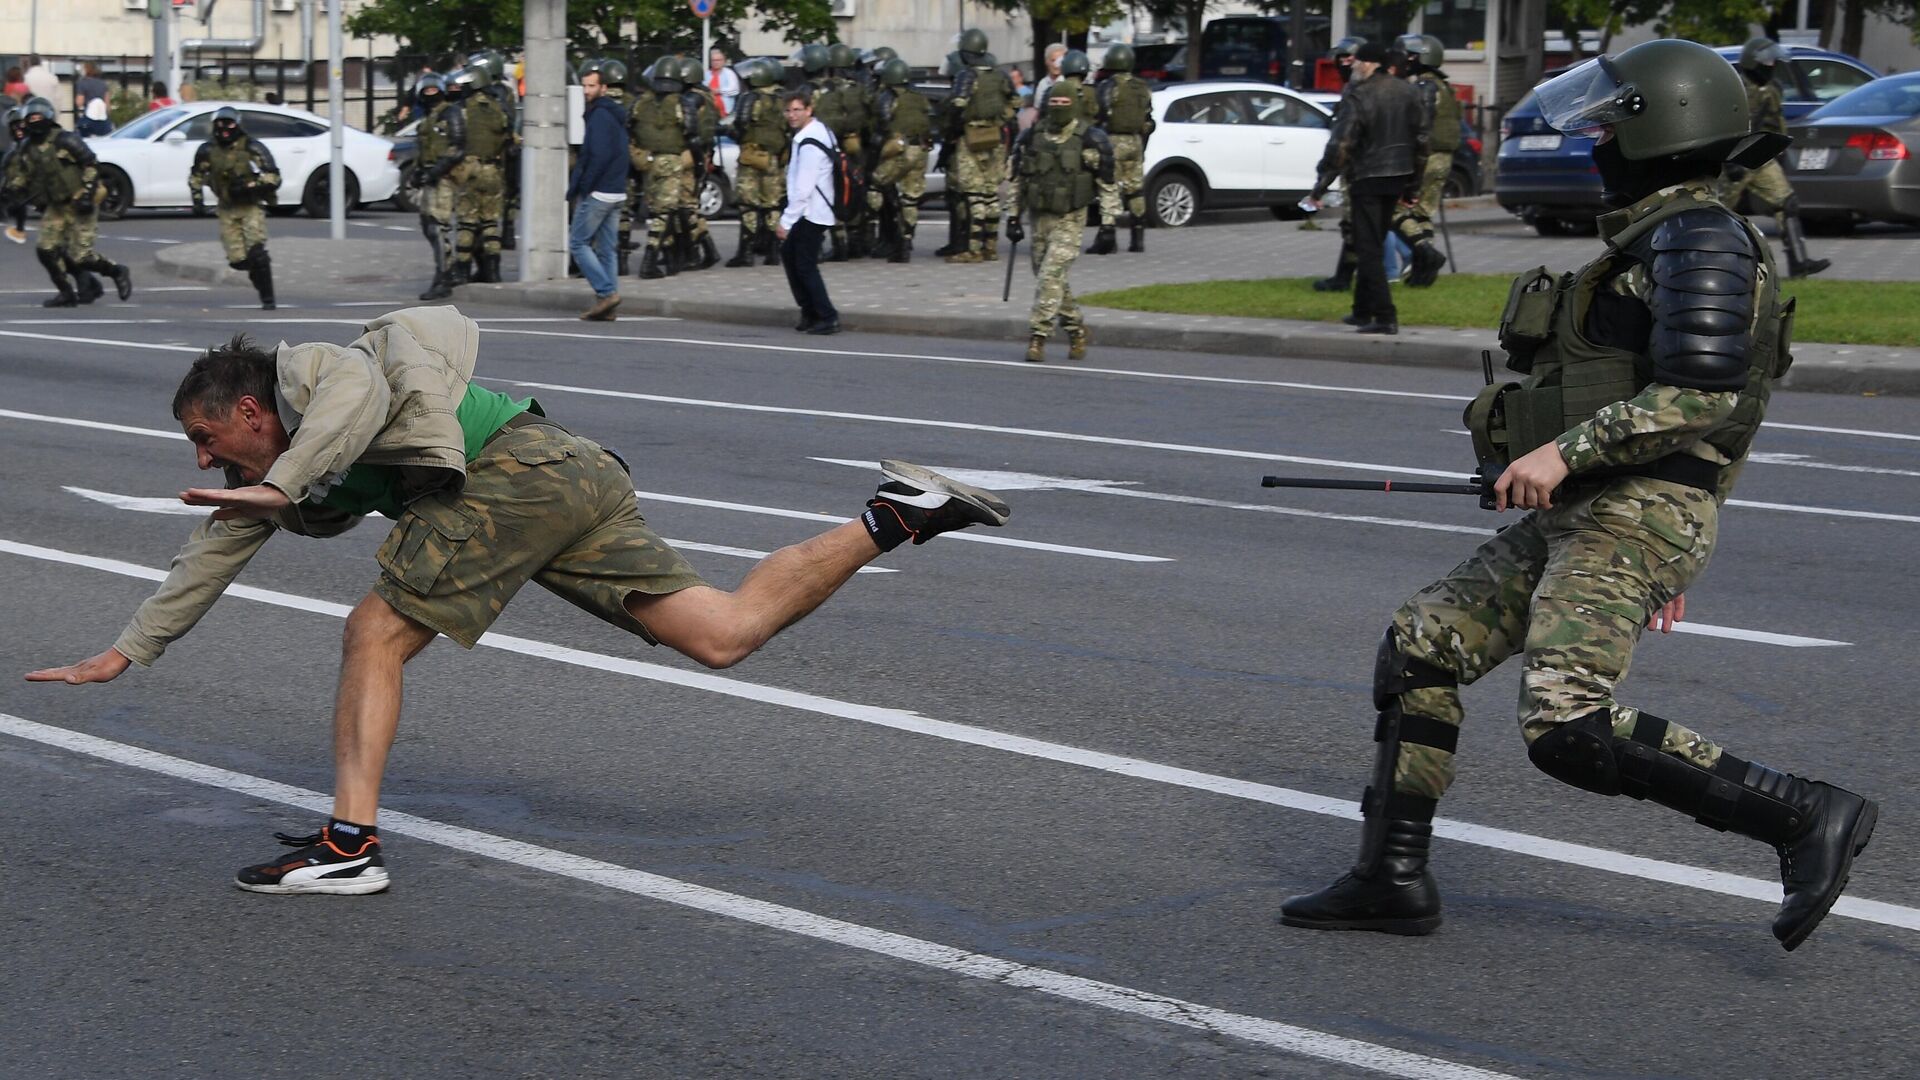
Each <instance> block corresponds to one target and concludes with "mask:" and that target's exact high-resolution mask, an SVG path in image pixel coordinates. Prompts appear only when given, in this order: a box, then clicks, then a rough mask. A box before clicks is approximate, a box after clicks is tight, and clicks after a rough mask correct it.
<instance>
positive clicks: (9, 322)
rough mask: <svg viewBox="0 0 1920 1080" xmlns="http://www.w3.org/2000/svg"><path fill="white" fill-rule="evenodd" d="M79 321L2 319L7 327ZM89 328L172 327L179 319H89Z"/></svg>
mask: <svg viewBox="0 0 1920 1080" xmlns="http://www.w3.org/2000/svg"><path fill="white" fill-rule="evenodd" d="M79 321H81V320H78V319H0V325H5V326H72V325H73V324H74V323H76V322H79ZM84 321H85V323H86V325H88V326H171V325H173V324H174V323H176V322H179V321H180V320H178V319H87V320H84Z"/></svg>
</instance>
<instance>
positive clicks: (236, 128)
mask: <svg viewBox="0 0 1920 1080" xmlns="http://www.w3.org/2000/svg"><path fill="white" fill-rule="evenodd" d="M239 137H240V110H239V109H236V108H234V107H233V106H231V105H222V106H220V107H219V108H218V109H215V110H214V111H213V138H214V141H215V142H218V143H219V144H220V145H222V146H226V145H228V144H230V143H232V142H233V140H235V139H237V138H239Z"/></svg>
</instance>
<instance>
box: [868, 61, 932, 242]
mask: <svg viewBox="0 0 1920 1080" xmlns="http://www.w3.org/2000/svg"><path fill="white" fill-rule="evenodd" d="M907 75H908V70H907V62H906V61H905V60H900V59H897V58H896V59H893V60H888V61H887V62H886V63H884V64H882V65H880V93H879V95H878V96H877V98H876V99H875V113H876V115H877V117H878V118H877V120H876V121H875V133H876V135H877V136H878V141H879V143H880V145H879V149H878V150H877V151H876V152H875V156H876V158H877V160H878V162H879V164H877V165H876V166H875V167H874V170H873V186H872V187H870V188H868V189H867V208H868V209H869V210H871V211H872V212H873V213H874V214H875V215H876V216H877V217H878V218H879V222H880V243H879V244H878V245H876V246H877V248H878V249H879V250H876V252H875V254H885V256H886V258H887V261H888V262H898V263H903V262H907V261H909V260H910V259H911V258H912V257H913V234H914V231H915V230H916V229H918V228H919V225H920V196H921V195H923V194H925V193H926V190H927V145H928V144H929V143H930V142H932V140H933V112H932V108H931V107H930V106H929V105H928V104H927V99H926V98H924V97H922V96H921V95H920V93H919V92H918V91H916V90H914V88H913V87H912V86H911V85H909V84H908V82H907Z"/></svg>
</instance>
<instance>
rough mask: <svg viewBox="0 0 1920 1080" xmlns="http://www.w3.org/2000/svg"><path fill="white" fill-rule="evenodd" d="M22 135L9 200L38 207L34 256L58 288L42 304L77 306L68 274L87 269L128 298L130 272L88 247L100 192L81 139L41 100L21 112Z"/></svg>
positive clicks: (94, 231) (96, 220) (94, 234)
mask: <svg viewBox="0 0 1920 1080" xmlns="http://www.w3.org/2000/svg"><path fill="white" fill-rule="evenodd" d="M21 131H22V134H23V136H24V142H23V144H22V146H21V149H20V151H19V154H18V165H17V177H18V179H17V180H16V179H13V178H9V183H10V184H11V185H12V186H11V189H10V191H9V197H10V198H12V199H13V200H14V201H16V202H23V203H32V204H33V205H35V206H38V207H39V208H40V241H39V244H38V245H37V251H36V254H37V255H38V257H39V259H40V265H41V266H43V267H46V270H47V276H48V277H50V278H52V279H53V285H54V288H55V289H57V290H58V295H56V296H54V297H52V298H51V299H49V300H47V301H45V303H44V306H46V307H73V306H74V305H75V304H78V303H79V302H80V300H79V296H78V295H77V294H76V293H75V291H74V288H73V286H72V285H71V284H69V283H68V281H67V274H68V272H69V271H72V272H73V273H74V274H75V275H76V276H77V275H78V274H79V273H80V272H81V271H89V270H90V271H97V272H99V273H102V274H106V275H108V276H110V277H112V278H113V284H114V287H115V289H116V290H117V291H118V292H119V294H120V299H122V300H125V299H127V298H128V297H130V296H132V295H133V275H132V273H131V272H129V271H128V270H127V268H126V267H125V266H122V265H121V264H119V263H116V262H113V261H111V260H109V259H107V258H106V257H104V256H102V255H101V254H100V253H99V252H97V251H95V250H94V249H93V244H94V240H95V238H96V237H97V236H98V235H99V229H100V222H99V217H98V212H97V210H96V209H95V207H96V205H97V202H98V199H99V198H100V195H101V190H102V189H101V187H100V180H99V168H98V165H97V164H96V161H95V159H94V156H93V151H92V150H89V149H88V148H87V142H86V140H85V139H82V138H81V137H80V136H78V135H75V134H74V133H72V132H70V131H65V130H62V129H61V127H60V124H59V122H58V121H57V120H56V119H55V118H54V109H53V105H52V104H51V103H49V102H48V101H46V100H45V99H44V98H35V99H33V100H31V101H29V102H27V104H26V106H25V108H23V109H22V110H21Z"/></svg>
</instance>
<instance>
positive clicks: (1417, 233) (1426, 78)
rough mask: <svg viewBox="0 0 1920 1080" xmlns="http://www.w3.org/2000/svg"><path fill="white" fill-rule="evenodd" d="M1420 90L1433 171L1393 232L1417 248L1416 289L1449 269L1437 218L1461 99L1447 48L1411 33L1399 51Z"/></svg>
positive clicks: (1412, 281)
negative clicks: (1448, 67)
mask: <svg viewBox="0 0 1920 1080" xmlns="http://www.w3.org/2000/svg"><path fill="white" fill-rule="evenodd" d="M1395 47H1396V48H1397V49H1398V50H1399V52H1400V55H1401V62H1402V63H1403V64H1404V65H1405V66H1406V71H1407V73H1408V75H1409V76H1410V77H1411V78H1412V80H1413V85H1414V89H1416V90H1418V91H1420V107H1421V109H1422V111H1423V113H1424V114H1425V116H1426V121H1427V167H1426V171H1425V172H1423V173H1421V174H1420V194H1419V195H1418V196H1417V197H1415V199H1414V202H1413V205H1411V206H1405V207H1402V208H1401V210H1400V213H1399V214H1398V215H1397V216H1396V217H1395V219H1394V223H1393V228H1394V231H1395V232H1397V233H1399V234H1400V238H1401V239H1403V240H1405V241H1406V242H1407V245H1408V246H1409V247H1411V248H1413V267H1412V269H1411V271H1410V272H1409V273H1408V274H1407V284H1408V285H1409V286H1411V287H1413V288H1416V289H1423V288H1426V287H1427V286H1429V285H1432V284H1433V283H1434V281H1436V280H1437V279H1438V278H1439V276H1440V271H1441V269H1443V268H1444V267H1445V266H1446V265H1447V257H1446V256H1445V255H1443V254H1441V252H1440V249H1439V248H1437V247H1435V246H1434V243H1433V219H1434V217H1435V215H1437V214H1438V213H1439V212H1440V199H1441V197H1442V194H1443V193H1444V192H1445V191H1446V186H1447V177H1449V176H1451V175H1453V153H1454V151H1456V150H1458V149H1460V99H1459V98H1458V97H1456V96H1454V92H1453V84H1452V83H1450V82H1448V81H1447V75H1446V72H1444V71H1441V70H1440V65H1441V64H1442V63H1443V62H1444V61H1445V59H1446V47H1445V46H1444V45H1443V44H1442V43H1441V41H1440V39H1439V38H1437V37H1434V36H1433V35H1432V34H1405V35H1402V36H1401V38H1400V40H1399V41H1398V42H1397V43H1396V46H1395Z"/></svg>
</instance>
